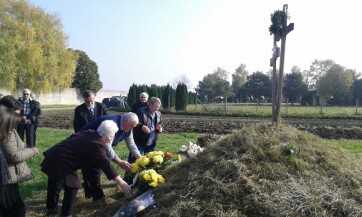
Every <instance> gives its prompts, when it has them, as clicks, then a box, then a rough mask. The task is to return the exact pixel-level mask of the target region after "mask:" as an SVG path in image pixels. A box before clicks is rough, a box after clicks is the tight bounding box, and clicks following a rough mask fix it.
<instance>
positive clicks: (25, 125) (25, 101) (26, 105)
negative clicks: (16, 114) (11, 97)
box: [17, 89, 38, 148]
mask: <svg viewBox="0 0 362 217" xmlns="http://www.w3.org/2000/svg"><path fill="white" fill-rule="evenodd" d="M30 94H31V91H30V90H29V89H24V90H23V97H20V98H19V101H20V103H21V104H22V109H21V112H20V116H21V121H20V123H19V125H18V128H17V131H18V134H19V136H20V138H21V140H23V141H24V133H25V134H26V145H27V147H29V148H31V147H34V146H35V138H34V120H35V116H36V115H37V114H38V107H36V106H35V103H34V101H32V100H31V98H30Z"/></svg>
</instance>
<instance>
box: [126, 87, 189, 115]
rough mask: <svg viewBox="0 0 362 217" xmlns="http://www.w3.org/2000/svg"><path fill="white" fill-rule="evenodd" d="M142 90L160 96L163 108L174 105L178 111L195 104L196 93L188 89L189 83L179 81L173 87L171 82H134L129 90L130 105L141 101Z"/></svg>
mask: <svg viewBox="0 0 362 217" xmlns="http://www.w3.org/2000/svg"><path fill="white" fill-rule="evenodd" d="M142 92H146V93H148V95H149V97H157V98H159V99H160V100H161V102H162V107H163V109H171V108H173V107H174V108H175V109H176V111H183V110H186V106H187V105H188V104H194V103H195V100H196V98H195V97H196V93H193V92H191V91H188V90H187V85H186V84H184V83H178V84H177V87H176V88H173V87H172V86H171V85H170V84H167V85H165V86H158V85H155V84H152V85H151V86H148V85H145V84H143V85H136V84H132V86H131V87H130V88H129V90H128V96H127V103H128V105H129V106H132V105H133V104H134V103H136V102H137V101H139V95H140V93H142Z"/></svg>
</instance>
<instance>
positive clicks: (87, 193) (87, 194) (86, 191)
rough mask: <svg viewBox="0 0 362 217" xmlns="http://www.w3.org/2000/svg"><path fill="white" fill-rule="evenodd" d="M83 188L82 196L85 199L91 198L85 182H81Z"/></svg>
mask: <svg viewBox="0 0 362 217" xmlns="http://www.w3.org/2000/svg"><path fill="white" fill-rule="evenodd" d="M82 187H83V190H84V197H85V198H86V199H89V198H92V194H91V193H90V189H89V187H88V186H86V185H85V183H83V184H82Z"/></svg>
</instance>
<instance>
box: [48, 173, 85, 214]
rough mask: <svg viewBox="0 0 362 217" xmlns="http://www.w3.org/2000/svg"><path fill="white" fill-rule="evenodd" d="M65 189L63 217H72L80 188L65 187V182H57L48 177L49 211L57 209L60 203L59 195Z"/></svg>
mask: <svg viewBox="0 0 362 217" xmlns="http://www.w3.org/2000/svg"><path fill="white" fill-rule="evenodd" d="M62 188H63V189H64V198H63V202H62V211H61V216H71V215H72V213H73V210H74V207H75V200H76V198H77V193H78V188H70V187H68V186H65V185H64V181H60V182H57V181H55V180H53V179H52V178H50V177H48V189H47V201H46V208H47V209H56V208H57V207H58V202H59V193H60V191H61V190H62Z"/></svg>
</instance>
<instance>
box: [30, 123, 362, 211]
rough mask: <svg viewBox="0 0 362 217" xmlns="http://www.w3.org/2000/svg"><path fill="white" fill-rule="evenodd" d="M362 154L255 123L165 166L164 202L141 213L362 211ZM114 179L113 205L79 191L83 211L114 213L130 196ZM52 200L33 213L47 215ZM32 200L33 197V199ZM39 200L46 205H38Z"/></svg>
mask: <svg viewBox="0 0 362 217" xmlns="http://www.w3.org/2000/svg"><path fill="white" fill-rule="evenodd" d="M361 174H362V160H361V159H360V158H358V156H357V155H353V154H350V153H346V152H343V151H342V150H340V149H338V148H335V147H334V146H332V145H330V144H329V143H328V141H327V140H322V139H320V138H318V137H316V136H314V135H312V134H309V133H306V132H302V131H298V130H297V129H295V128H293V127H290V126H280V127H279V128H276V127H273V126H271V125H267V124H258V125H255V126H249V127H245V128H243V129H241V130H240V131H236V132H234V133H232V134H229V135H226V136H221V137H220V138H218V139H217V140H216V141H214V142H212V143H210V144H208V145H207V148H206V149H205V151H204V152H202V153H200V154H198V155H197V157H195V158H189V159H186V160H185V161H183V162H182V163H181V164H179V165H178V166H173V167H170V168H168V169H166V170H164V171H162V175H163V176H164V177H165V179H166V184H163V185H159V186H158V187H157V188H156V189H154V193H155V200H156V207H157V208H153V209H146V210H145V211H146V212H144V213H141V214H139V215H138V216H164V217H173V216H174V217H178V216H185V217H190V216H193V217H194V216H216V217H222V216H225V217H226V216H227V217H234V216H235V217H242V216H258V217H260V216H263V217H268V216H275V217H276V216H278V217H279V216H308V217H310V216H312V217H313V216H362V187H361V183H362V175H361ZM116 188H117V187H116V186H115V185H114V184H113V183H108V184H107V183H106V185H105V186H104V189H105V190H106V193H107V196H108V197H111V198H113V199H115V201H113V202H112V203H110V205H108V206H107V207H95V206H94V204H92V203H91V202H90V201H87V200H85V199H84V198H83V194H82V193H79V194H78V195H79V198H78V203H77V210H76V216H113V214H114V213H115V212H116V211H117V209H118V208H119V207H120V206H121V205H122V204H125V203H126V202H127V201H129V200H130V199H128V198H125V197H124V196H123V195H122V194H120V193H117V192H119V191H118V190H117V191H115V189H116ZM43 201H44V200H42V201H39V202H37V201H33V202H34V204H30V205H29V207H31V209H30V211H31V212H33V214H31V212H30V213H29V214H31V215H29V216H43V215H44V214H43V213H41V212H42V210H44V205H43V204H44V202H43ZM28 202H29V201H27V203H28ZM36 204H41V205H39V208H36Z"/></svg>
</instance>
